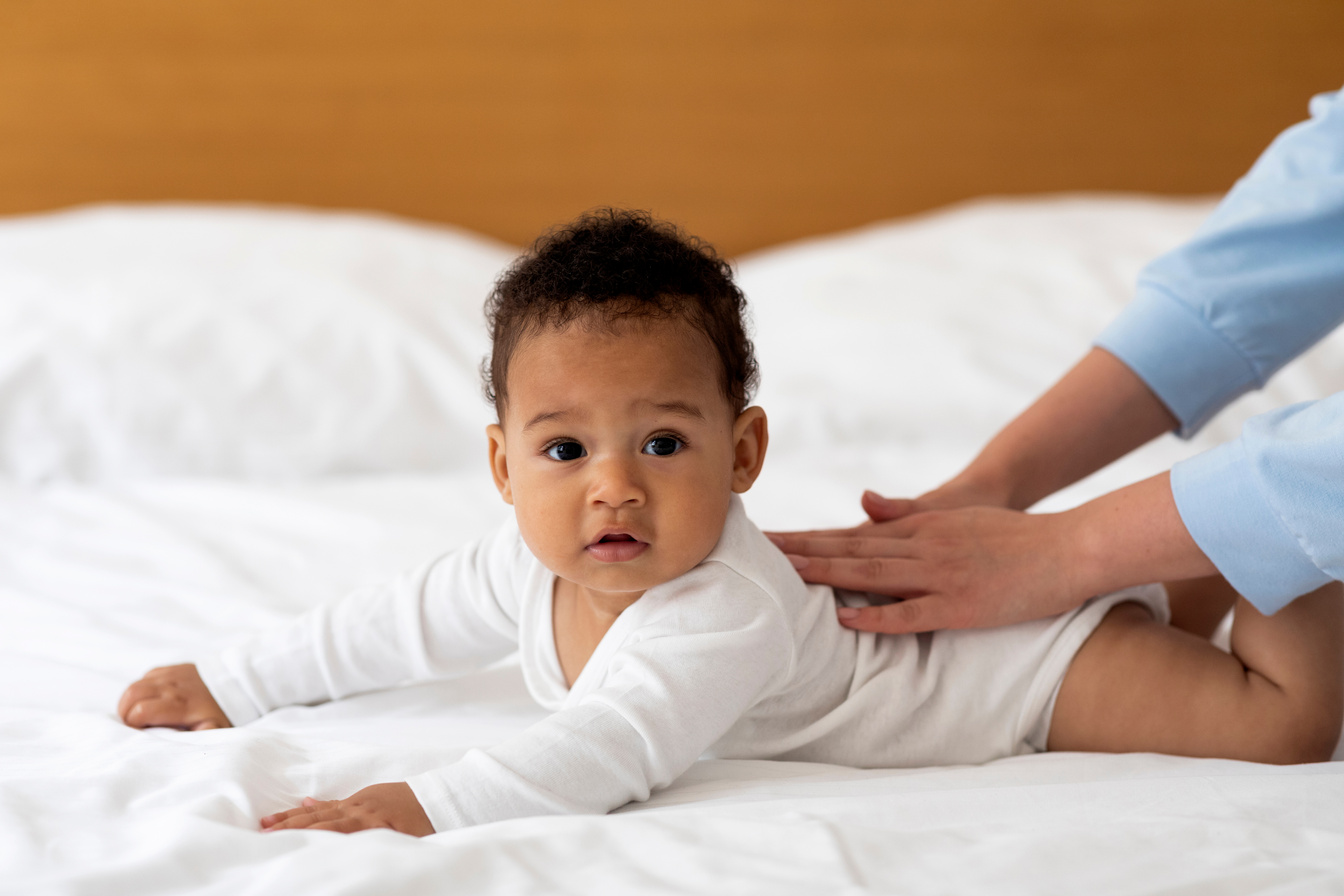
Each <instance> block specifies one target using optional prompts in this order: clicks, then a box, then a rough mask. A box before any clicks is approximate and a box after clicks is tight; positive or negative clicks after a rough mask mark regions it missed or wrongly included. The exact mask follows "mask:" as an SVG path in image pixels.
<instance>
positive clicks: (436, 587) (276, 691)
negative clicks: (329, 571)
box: [197, 527, 526, 725]
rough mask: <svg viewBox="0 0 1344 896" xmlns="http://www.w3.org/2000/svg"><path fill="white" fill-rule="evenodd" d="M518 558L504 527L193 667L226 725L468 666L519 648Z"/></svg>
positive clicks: (516, 543)
mask: <svg viewBox="0 0 1344 896" xmlns="http://www.w3.org/2000/svg"><path fill="white" fill-rule="evenodd" d="M511 535H512V537H510V536H511ZM522 550H524V548H523V547H522V542H521V540H519V539H518V538H517V537H516V530H514V532H512V533H510V532H509V530H508V527H505V528H504V529H503V530H501V531H500V532H499V533H497V534H496V535H494V536H492V537H491V538H488V539H486V540H484V541H481V542H478V543H476V544H473V545H470V546H468V547H465V548H463V549H461V550H459V551H455V552H453V553H452V554H449V555H447V556H445V557H442V558H440V559H438V560H436V561H434V562H433V563H430V564H427V565H425V566H423V567H421V568H420V569H418V570H416V571H414V572H412V573H409V574H406V575H403V576H400V577H398V578H397V579H396V580H394V581H393V582H391V583H389V584H387V585H383V586H379V587H376V588H368V589H361V590H358V591H355V592H353V593H351V594H349V595H347V596H345V597H344V598H342V599H340V600H338V601H336V602H334V603H331V604H327V605H323V606H319V607H317V608H315V609H313V610H311V611H309V612H308V613H306V614H304V615H303V616H300V617H299V618H297V619H295V620H294V621H293V622H291V623H289V624H288V625H285V626H281V627H279V628H277V629H274V630H270V631H265V632H261V633H259V634H257V635H254V636H253V637H251V638H250V639H248V640H246V641H244V642H243V643H240V644H238V645H235V646H234V647H232V648H230V649H228V650H226V651H224V652H223V653H222V654H220V655H218V656H214V657H207V658H205V659H203V660H201V661H199V662H198V663H197V667H198V669H199V670H200V673H201V677H202V678H203V679H204V680H205V683H206V686H207V687H208V688H209V689H210V692H211V694H212V695H213V696H214V697H215V699H216V701H217V702H218V703H219V705H220V707H221V708H222V709H223V710H224V713H225V715H227V716H228V717H229V721H230V722H232V723H233V724H234V725H244V724H246V723H248V722H250V721H252V720H253V719H256V718H257V717H259V716H261V715H263V714H264V713H267V712H270V711H271V710H273V709H277V708H279V707H281V706H290V705H295V704H313V703H321V702H324V701H327V700H338V699H340V698H342V697H348V696H350V695H351V694H357V693H361V692H364V691H371V690H376V689H379V688H387V687H391V686H393V685H396V684H400V683H402V682H406V681H414V680H424V679H430V678H438V677H444V676H447V675H451V674H454V673H455V672H462V671H467V670H469V669H472V668H476V667H478V666H480V665H483V664H484V663H486V662H489V661H491V660H494V659H498V658H499V657H502V656H505V655H507V654H508V653H509V652H510V651H512V650H513V649H514V648H515V647H516V646H517V641H518V625H517V617H518V607H517V597H516V595H517V594H519V593H520V592H521V591H522V586H523V584H524V583H520V582H518V581H516V579H517V578H518V577H520V576H521V574H522V573H521V570H523V569H525V568H526V566H525V564H522V563H520V562H519V553H520V551H522Z"/></svg>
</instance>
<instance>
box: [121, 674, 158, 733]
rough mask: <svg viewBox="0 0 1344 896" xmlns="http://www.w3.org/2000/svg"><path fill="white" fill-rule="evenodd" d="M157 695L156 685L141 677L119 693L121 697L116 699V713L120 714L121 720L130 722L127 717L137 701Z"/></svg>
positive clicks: (150, 698)
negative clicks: (123, 691)
mask: <svg viewBox="0 0 1344 896" xmlns="http://www.w3.org/2000/svg"><path fill="white" fill-rule="evenodd" d="M158 696H159V687H158V685H156V684H153V683H151V682H147V681H145V680H144V679H141V680H140V681H137V682H136V683H135V684H133V685H131V686H130V687H128V688H127V689H126V691H125V693H123V694H122V695H121V699H120V700H118V701H117V715H119V716H121V720H122V721H123V722H126V723H127V724H130V721H129V717H130V714H131V709H132V708H133V707H134V706H135V705H136V704H137V703H141V702H143V701H145V700H153V699H154V698H156V697H158Z"/></svg>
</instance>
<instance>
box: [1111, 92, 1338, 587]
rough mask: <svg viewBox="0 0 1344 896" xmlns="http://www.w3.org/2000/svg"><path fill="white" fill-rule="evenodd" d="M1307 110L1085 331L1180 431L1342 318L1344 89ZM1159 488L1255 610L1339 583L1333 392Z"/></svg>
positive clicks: (1182, 469) (1251, 428) (1258, 422)
mask: <svg viewBox="0 0 1344 896" xmlns="http://www.w3.org/2000/svg"><path fill="white" fill-rule="evenodd" d="M1311 116H1312V117H1311V119H1310V120H1308V121H1305V122H1303V123H1301V124H1298V125H1295V126H1293V127H1291V128H1289V129H1288V130H1287V131H1285V132H1284V133H1282V134H1281V135H1279V137H1278V139H1276V140H1275V141H1274V143H1273V144H1272V145H1271V146H1270V147H1269V149H1267V150H1266V151H1265V153H1264V155H1262V156H1261V157H1260V159H1259V160H1258V161H1257V162H1256V163H1255V165H1254V167H1252V168H1251V170H1250V172H1249V173H1247V175H1246V176H1245V177H1244V178H1242V179H1241V180H1240V181H1239V182H1238V183H1237V185H1236V186H1235V187H1233V189H1232V190H1231V192H1229V193H1228V195H1227V197H1226V198H1225V199H1224V200H1223V202H1222V203H1221V204H1220V205H1219V206H1218V209H1217V210H1216V211H1215V212H1214V213H1213V215H1212V216H1211V217H1210V218H1209V220H1208V221H1206V222H1205V223H1204V225H1203V226H1202V227H1201V228H1200V229H1199V231H1198V232H1197V233H1196V234H1195V236H1194V238H1193V239H1191V241H1190V242H1188V243H1187V244H1185V245H1184V246H1182V247H1180V248H1179V249H1176V250H1175V251H1173V252H1170V253H1168V254H1167V255H1164V256H1162V257H1161V258H1158V259H1157V260H1156V261H1154V262H1153V263H1152V264H1150V265H1149V266H1148V267H1147V268H1145V269H1144V271H1143V273H1142V274H1141V275H1140V277H1139V283H1138V288H1137V292H1136V295H1135V299H1134V301H1133V302H1132V303H1131V304H1130V306H1129V307H1127V308H1126V309H1125V311H1124V312H1123V313H1122V314H1121V315H1120V317H1119V318H1117V319H1116V321H1115V322H1114V323H1113V324H1112V325H1111V326H1110V327H1108V328H1107V329H1106V330H1105V331H1104V332H1103V333H1102V334H1101V336H1100V337H1099V338H1098V339H1097V345H1098V346H1100V347H1101V348H1104V349H1106V350H1107V351H1109V352H1110V353H1112V354H1113V355H1115V356H1116V357H1118V358H1119V359H1120V360H1122V361H1123V362H1125V364H1127V365H1128V366H1129V367H1130V369H1132V370H1133V371H1134V372H1135V373H1136V374H1137V375H1138V376H1139V377H1140V378H1141V379H1142V380H1143V381H1144V382H1145V383H1147V384H1148V386H1149V387H1150V388H1151V389H1152V390H1153V392H1154V393H1155V394H1156V395H1157V396H1158V397H1159V398H1160V399H1161V400H1162V401H1163V402H1164V403H1165V404H1166V406H1167V407H1168V408H1169V409H1170V410H1171V411H1172V413H1173V414H1174V415H1175V416H1176V418H1177V419H1178V420H1179V421H1180V424H1181V434H1182V435H1186V436H1188V435H1190V434H1192V433H1194V432H1195V431H1197V430H1198V429H1199V428H1200V427H1201V426H1202V425H1203V424H1204V423H1205V422H1207V421H1208V419H1209V418H1210V417H1212V416H1213V415H1214V414H1215V413H1217V412H1218V411H1219V410H1221V409H1222V408H1223V407H1224V406H1226V405H1227V404H1228V403H1229V402H1230V401H1232V400H1233V399H1234V398H1236V397H1238V396H1239V395H1241V394H1243V393H1245V392H1248V391H1250V390H1252V389H1257V388H1259V387H1261V386H1263V385H1264V384H1265V382H1266V381H1267V380H1268V379H1269V377H1270V376H1272V375H1273V374H1274V373H1275V372H1276V371H1277V370H1278V369H1279V368H1280V367H1282V366H1283V365H1284V364H1286V363H1288V362H1289V361H1290V360H1292V359H1293V358H1295V357H1296V356H1297V355H1299V354H1301V353H1302V352H1303V351H1305V350H1306V349H1307V348H1309V347H1311V346H1312V345H1313V344H1314V343H1315V342H1317V341H1318V340H1320V339H1321V338H1322V337H1324V336H1325V335H1326V334H1327V333H1329V332H1330V331H1331V330H1333V329H1334V328H1335V327H1336V326H1338V325H1339V323H1340V321H1341V320H1344V92H1340V93H1334V94H1323V95H1321V96H1318V97H1315V98H1314V99H1313V100H1312V102H1311ZM1171 482H1172V493H1173V495H1174V497H1175V499H1176V506H1177V509H1178V511H1179V512H1180V514H1181V519H1182V520H1183V521H1184V523H1185V525H1186V528H1187V529H1189V531H1190V534H1191V535H1192V536H1193V537H1194V539H1195V542H1196V543H1197V544H1198V545H1199V546H1200V548H1201V549H1202V550H1203V551H1204V552H1205V554H1207V555H1208V557H1209V559H1210V560H1212V561H1213V563H1214V565H1216V566H1217V567H1218V569H1219V571H1220V572H1222V573H1223V575H1224V576H1226V577H1227V579H1228V581H1229V582H1231V583H1232V585H1233V586H1234V587H1235V588H1236V589H1237V590H1238V591H1239V592H1240V593H1241V594H1243V595H1245V597H1246V598H1247V599H1248V600H1250V601H1251V602H1252V603H1253V604H1255V606H1256V607H1257V608H1259V609H1260V610H1262V611H1263V612H1274V611H1275V610H1277V609H1279V608H1280V607H1282V606H1284V605H1286V604H1287V603H1289V602H1290V601H1291V600H1292V599H1293V598H1294V597H1297V596H1298V595H1300V594H1304V593H1306V592H1308V591H1311V590H1314V589H1315V588H1317V587H1319V586H1321V585H1323V584H1325V583H1326V582H1328V581H1330V580H1331V579H1337V578H1340V577H1341V576H1344V562H1342V561H1344V393H1341V394H1339V395H1335V396H1332V397H1330V398H1326V399H1323V400H1321V401H1318V402H1313V403H1308V404H1306V405H1296V406H1294V407H1290V408H1284V409H1282V410H1279V411H1275V412H1273V413H1270V414H1265V415H1262V416H1260V417H1257V418H1255V419H1253V420H1251V421H1249V422H1248V423H1247V424H1246V427H1245V428H1244V429H1243V431H1242V434H1241V436H1240V437H1239V438H1238V439H1237V440H1235V441H1233V442H1231V443H1229V444H1227V445H1223V446H1221V447H1219V448H1217V449H1214V450H1213V451H1210V452H1207V453H1205V454H1202V455H1199V456H1198V457H1195V458H1192V459H1190V460H1188V461H1185V462H1183V463H1180V464H1177V465H1176V466H1175V467H1174V468H1173V469H1172V474H1171Z"/></svg>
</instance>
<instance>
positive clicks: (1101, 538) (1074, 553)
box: [1057, 473, 1218, 598]
mask: <svg viewBox="0 0 1344 896" xmlns="http://www.w3.org/2000/svg"><path fill="white" fill-rule="evenodd" d="M1057 519H1058V521H1059V522H1060V523H1061V524H1063V530H1064V532H1065V533H1067V534H1066V536H1065V537H1066V538H1067V541H1068V545H1069V547H1068V548H1067V550H1066V552H1065V556H1066V557H1067V558H1068V564H1067V565H1068V566H1069V567H1070V573H1071V577H1072V578H1073V579H1074V581H1073V582H1072V583H1071V588H1072V591H1073V593H1074V594H1075V595H1076V596H1078V597H1079V598H1083V597H1087V596H1089V595H1092V594H1104V593H1106V592H1110V591H1117V590H1119V589H1121V588H1128V587H1130V586H1131V585H1142V584H1146V583H1148V582H1167V581H1175V580H1180V579H1193V578H1197V577H1199V576H1207V575H1212V574H1214V573H1216V572H1218V568H1217V567H1216V566H1214V564H1213V561H1212V560H1210V559H1209V558H1208V557H1207V556H1206V555H1205V554H1204V552H1203V551H1202V550H1200V547H1199V545H1198V544H1196V543H1195V540H1194V538H1192V537H1191V535H1190V532H1189V531H1188V530H1187V529H1186V527H1185V523H1184V521H1182V519H1181V515H1180V511H1179V510H1178V509H1177V507H1176V501H1175V499H1174V498H1173V497H1172V493H1171V474H1170V473H1161V474H1159V475H1157V476H1153V477H1151V478H1149V479H1145V480H1143V481H1141V482H1136V483H1134V484H1133V485H1129V486H1126V487H1125V488H1122V489H1118V490H1116V491H1113V492H1110V493H1109V494H1105V495H1102V496H1101V497H1100V498H1096V499H1095V500H1092V501H1089V502H1088V503H1086V504H1084V505H1082V506H1080V507H1076V508H1074V509H1073V510H1069V511H1065V512H1064V513H1061V514H1058V515H1057Z"/></svg>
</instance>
